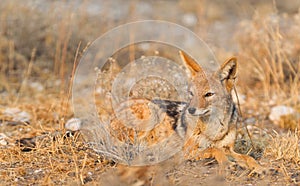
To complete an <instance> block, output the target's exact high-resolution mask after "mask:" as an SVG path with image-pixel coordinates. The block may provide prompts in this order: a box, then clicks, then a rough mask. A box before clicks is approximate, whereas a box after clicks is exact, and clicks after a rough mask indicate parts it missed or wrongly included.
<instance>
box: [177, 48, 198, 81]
mask: <svg viewBox="0 0 300 186" xmlns="http://www.w3.org/2000/svg"><path fill="white" fill-rule="evenodd" d="M179 55H180V58H181V60H182V62H184V64H185V66H186V67H187V68H188V69H189V70H190V72H191V75H192V76H193V77H194V76H195V75H196V74H197V73H198V72H203V70H202V68H201V66H200V65H199V64H198V63H197V61H195V60H194V59H192V58H191V57H190V56H188V55H187V54H186V53H184V52H183V51H179Z"/></svg>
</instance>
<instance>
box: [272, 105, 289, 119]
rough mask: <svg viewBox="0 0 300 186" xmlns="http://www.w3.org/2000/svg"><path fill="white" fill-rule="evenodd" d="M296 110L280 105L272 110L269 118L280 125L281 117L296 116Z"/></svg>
mask: <svg viewBox="0 0 300 186" xmlns="http://www.w3.org/2000/svg"><path fill="white" fill-rule="evenodd" d="M294 113H295V110H294V109H293V108H292V107H287V106H284V105H278V106H274V107H272V108H271V112H270V115H269V118H270V120H271V121H273V122H274V123H278V122H279V121H280V117H281V116H285V115H290V114H294Z"/></svg>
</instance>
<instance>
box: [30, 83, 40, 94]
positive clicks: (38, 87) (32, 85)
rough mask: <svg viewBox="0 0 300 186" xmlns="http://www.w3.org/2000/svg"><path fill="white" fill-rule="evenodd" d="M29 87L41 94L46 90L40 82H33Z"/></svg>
mask: <svg viewBox="0 0 300 186" xmlns="http://www.w3.org/2000/svg"><path fill="white" fill-rule="evenodd" d="M29 86H30V87H31V88H32V89H35V90H37V91H38V92H41V91H43V90H44V86H43V85H42V84H41V83H40V82H31V83H29Z"/></svg>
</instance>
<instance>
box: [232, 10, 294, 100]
mask: <svg viewBox="0 0 300 186" xmlns="http://www.w3.org/2000/svg"><path fill="white" fill-rule="evenodd" d="M299 33H300V13H298V14H296V15H294V16H288V15H284V14H283V15H279V14H276V13H274V14H271V15H268V16H261V15H259V14H255V15H254V17H253V19H252V20H247V21H243V22H241V24H240V29H239V31H238V33H237V39H238V42H239V47H240V59H241V60H240V61H241V65H240V70H241V72H242V73H241V74H243V77H241V79H242V80H243V81H244V82H246V83H248V84H250V86H251V88H253V87H257V88H259V89H262V90H263V92H260V93H263V94H264V96H266V97H265V98H267V99H268V98H271V97H273V96H276V99H277V100H279V101H280V100H281V101H282V100H284V99H287V98H290V99H289V101H290V102H294V103H295V102H297V101H298V102H299V98H298V95H299V90H300V82H299V77H300V76H299V72H300V63H299V62H300V59H299V52H300V45H299V43H300V35H299ZM250 79H251V80H250ZM249 80H250V81H249ZM259 89H255V91H258V92H259Z"/></svg>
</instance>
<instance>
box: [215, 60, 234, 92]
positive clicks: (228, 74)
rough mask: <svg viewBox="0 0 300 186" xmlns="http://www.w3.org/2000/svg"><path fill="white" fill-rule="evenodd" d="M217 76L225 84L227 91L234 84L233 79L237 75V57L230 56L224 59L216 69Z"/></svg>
mask: <svg viewBox="0 0 300 186" xmlns="http://www.w3.org/2000/svg"><path fill="white" fill-rule="evenodd" d="M218 75H219V78H220V80H221V82H223V83H224V84H225V86H226V89H227V91H228V92H230V91H231V89H232V88H233V86H234V80H235V79H236V75H237V59H236V57H231V58H229V59H228V60H226V61H225V62H224V63H223V65H222V66H221V68H220V70H219V71H218Z"/></svg>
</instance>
